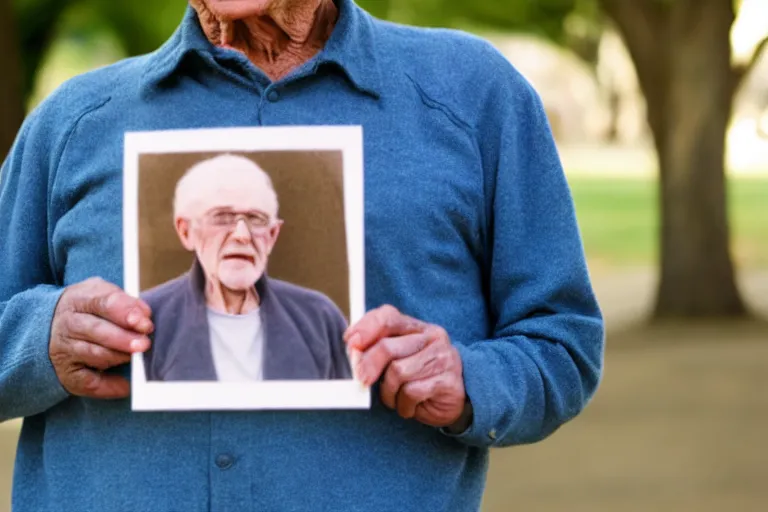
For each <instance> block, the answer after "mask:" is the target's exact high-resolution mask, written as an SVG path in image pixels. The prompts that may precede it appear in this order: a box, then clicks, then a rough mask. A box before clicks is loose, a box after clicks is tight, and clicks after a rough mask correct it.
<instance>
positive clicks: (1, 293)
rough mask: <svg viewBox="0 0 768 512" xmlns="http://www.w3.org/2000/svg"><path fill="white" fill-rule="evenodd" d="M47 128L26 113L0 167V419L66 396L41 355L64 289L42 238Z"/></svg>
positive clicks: (45, 222)
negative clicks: (55, 274) (57, 278)
mask: <svg viewBox="0 0 768 512" xmlns="http://www.w3.org/2000/svg"><path fill="white" fill-rule="evenodd" d="M49 128H50V127H47V126H45V123H42V122H40V120H39V118H38V116H37V115H36V113H33V114H32V115H30V116H29V117H28V118H27V119H26V120H25V123H24V125H23V126H22V128H21V130H20V132H19V134H18V136H17V138H16V141H15V143H14V145H13V147H12V148H11V151H10V153H9V155H8V156H7V157H6V159H5V161H4V162H3V165H2V168H0V422H2V421H6V420H9V419H13V418H21V417H26V416H32V415H35V414H39V413H42V412H44V411H46V410H47V409H49V408H50V407H52V406H54V405H55V404H57V403H58V402H60V401H62V400H63V399H64V398H66V397H67V396H68V393H67V392H66V391H65V390H64V388H63V387H62V386H61V384H60V382H59V380H58V377H57V376H56V373H55V372H54V369H53V366H52V364H51V361H50V358H49V356H48V343H49V339H50V334H51V332H50V331H51V329H50V328H51V320H52V318H53V312H54V309H55V308H56V304H57V302H58V300H59V297H60V295H61V293H62V291H63V289H62V288H61V287H60V286H57V284H56V280H55V278H54V273H53V271H52V262H51V260H50V251H49V245H48V240H49V236H48V235H49V229H50V228H49V222H48V207H47V203H48V199H47V198H48V191H49V169H50V162H51V161H52V154H51V151H50V149H49V145H50V144H49V143H48V142H47V138H48V132H49Z"/></svg>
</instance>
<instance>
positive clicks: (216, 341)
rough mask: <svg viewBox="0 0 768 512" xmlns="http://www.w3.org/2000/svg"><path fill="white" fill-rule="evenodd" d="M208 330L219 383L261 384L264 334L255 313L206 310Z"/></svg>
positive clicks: (257, 315)
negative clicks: (249, 382) (251, 382)
mask: <svg viewBox="0 0 768 512" xmlns="http://www.w3.org/2000/svg"><path fill="white" fill-rule="evenodd" d="M208 326H209V330H210V339H211V351H212V353H213V365H214V367H215V368H216V375H218V379H219V381H228V382H244V381H246V382H247V381H259V380H262V359H263V358H262V351H263V348H264V332H263V329H262V324H261V316H260V314H259V310H258V309H256V310H254V311H250V312H248V313H246V314H244V315H230V314H227V313H220V312H218V311H213V310H212V309H210V308H208Z"/></svg>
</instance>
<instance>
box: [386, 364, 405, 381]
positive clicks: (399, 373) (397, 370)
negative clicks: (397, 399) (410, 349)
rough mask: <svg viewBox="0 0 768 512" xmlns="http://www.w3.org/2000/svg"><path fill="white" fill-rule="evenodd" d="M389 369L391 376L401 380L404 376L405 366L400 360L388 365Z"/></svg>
mask: <svg viewBox="0 0 768 512" xmlns="http://www.w3.org/2000/svg"><path fill="white" fill-rule="evenodd" d="M389 371H390V372H391V373H392V377H394V378H395V379H396V380H398V381H401V380H403V377H405V373H406V368H405V365H404V364H403V363H402V361H395V362H393V363H392V364H390V365H389Z"/></svg>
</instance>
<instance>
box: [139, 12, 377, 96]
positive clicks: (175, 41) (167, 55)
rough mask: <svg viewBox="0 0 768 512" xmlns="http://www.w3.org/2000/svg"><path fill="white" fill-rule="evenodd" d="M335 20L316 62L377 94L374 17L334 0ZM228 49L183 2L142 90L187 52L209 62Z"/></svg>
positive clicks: (170, 71)
mask: <svg viewBox="0 0 768 512" xmlns="http://www.w3.org/2000/svg"><path fill="white" fill-rule="evenodd" d="M334 2H336V5H337V7H338V9H339V19H338V21H337V22H336V26H335V27H334V30H333V33H332V34H331V37H330V38H329V40H328V42H327V43H326V45H325V48H324V49H323V50H322V51H321V52H320V54H318V56H317V57H316V59H317V60H316V66H315V69H317V67H318V66H319V65H320V64H326V63H332V64H334V65H336V67H338V68H339V69H341V70H343V72H344V73H345V74H346V76H347V77H348V78H349V80H350V82H351V83H352V84H353V85H354V86H355V87H356V88H357V89H358V90H360V91H361V92H364V93H367V94H370V95H372V96H374V97H379V96H380V95H381V92H382V91H381V89H382V78H381V71H380V68H379V59H378V57H377V47H376V41H375V37H374V36H375V34H374V31H375V27H374V19H373V18H372V17H371V16H370V15H369V14H368V13H367V12H365V11H364V10H363V9H361V8H360V7H359V6H358V5H357V4H355V2H354V0H334ZM227 53H231V51H228V50H222V49H220V48H217V47H215V46H214V45H213V44H211V43H210V41H208V39H207V37H206V36H205V34H204V33H203V30H202V28H201V27H200V22H199V20H198V18H197V13H196V12H195V10H194V9H193V8H192V7H190V6H189V5H187V7H186V10H185V12H184V17H183V19H182V21H181V24H180V25H179V26H178V27H177V29H176V31H175V32H174V33H173V35H172V36H171V37H170V39H168V40H167V41H166V42H165V43H164V44H163V45H162V46H161V47H160V48H158V49H157V50H156V51H155V52H154V53H152V54H150V55H149V57H148V60H147V61H146V63H145V70H144V73H143V75H142V89H143V90H144V91H145V92H147V91H151V90H155V89H156V88H158V87H160V86H161V85H162V84H163V83H164V82H165V81H166V80H168V79H170V78H172V77H173V76H174V75H175V74H176V73H180V72H181V69H182V68H181V66H180V64H181V63H182V62H183V60H184V59H185V58H186V57H187V56H188V55H189V54H198V55H201V56H203V57H205V58H206V60H208V61H210V62H215V61H216V59H218V58H221V57H222V56H224V55H225V54H227Z"/></svg>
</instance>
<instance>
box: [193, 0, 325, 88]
mask: <svg viewBox="0 0 768 512" xmlns="http://www.w3.org/2000/svg"><path fill="white" fill-rule="evenodd" d="M337 17H338V10H337V8H336V5H335V4H334V2H333V0H286V1H284V2H277V3H276V4H275V5H274V6H273V7H272V8H271V9H270V10H269V11H268V12H267V13H266V14H264V15H257V16H251V17H247V18H243V19H239V20H233V21H223V20H220V19H217V18H216V16H215V15H213V14H212V13H211V12H210V11H208V10H206V9H205V8H204V7H203V8H202V9H198V18H199V19H200V22H201V26H202V27H203V31H204V32H205V34H206V36H207V37H208V39H209V40H210V41H211V43H212V44H214V45H216V46H219V47H223V48H230V49H234V50H237V51H240V52H242V53H243V54H245V55H246V56H247V57H248V59H249V60H250V61H251V62H253V64H254V65H255V66H256V67H258V68H260V69H262V70H263V71H264V72H265V73H266V74H267V76H269V78H270V79H272V80H277V79H279V78H282V77H283V76H285V75H286V74H288V73H290V72H291V71H292V70H293V69H295V68H297V67H299V66H301V65H302V64H304V63H305V62H307V61H308V60H309V59H311V58H312V57H314V56H315V55H316V54H317V53H318V52H319V51H320V50H321V49H322V48H323V46H324V45H325V43H326V41H327V40H328V38H329V37H330V35H331V32H332V31H333V27H334V26H335V23H336V19H337Z"/></svg>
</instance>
